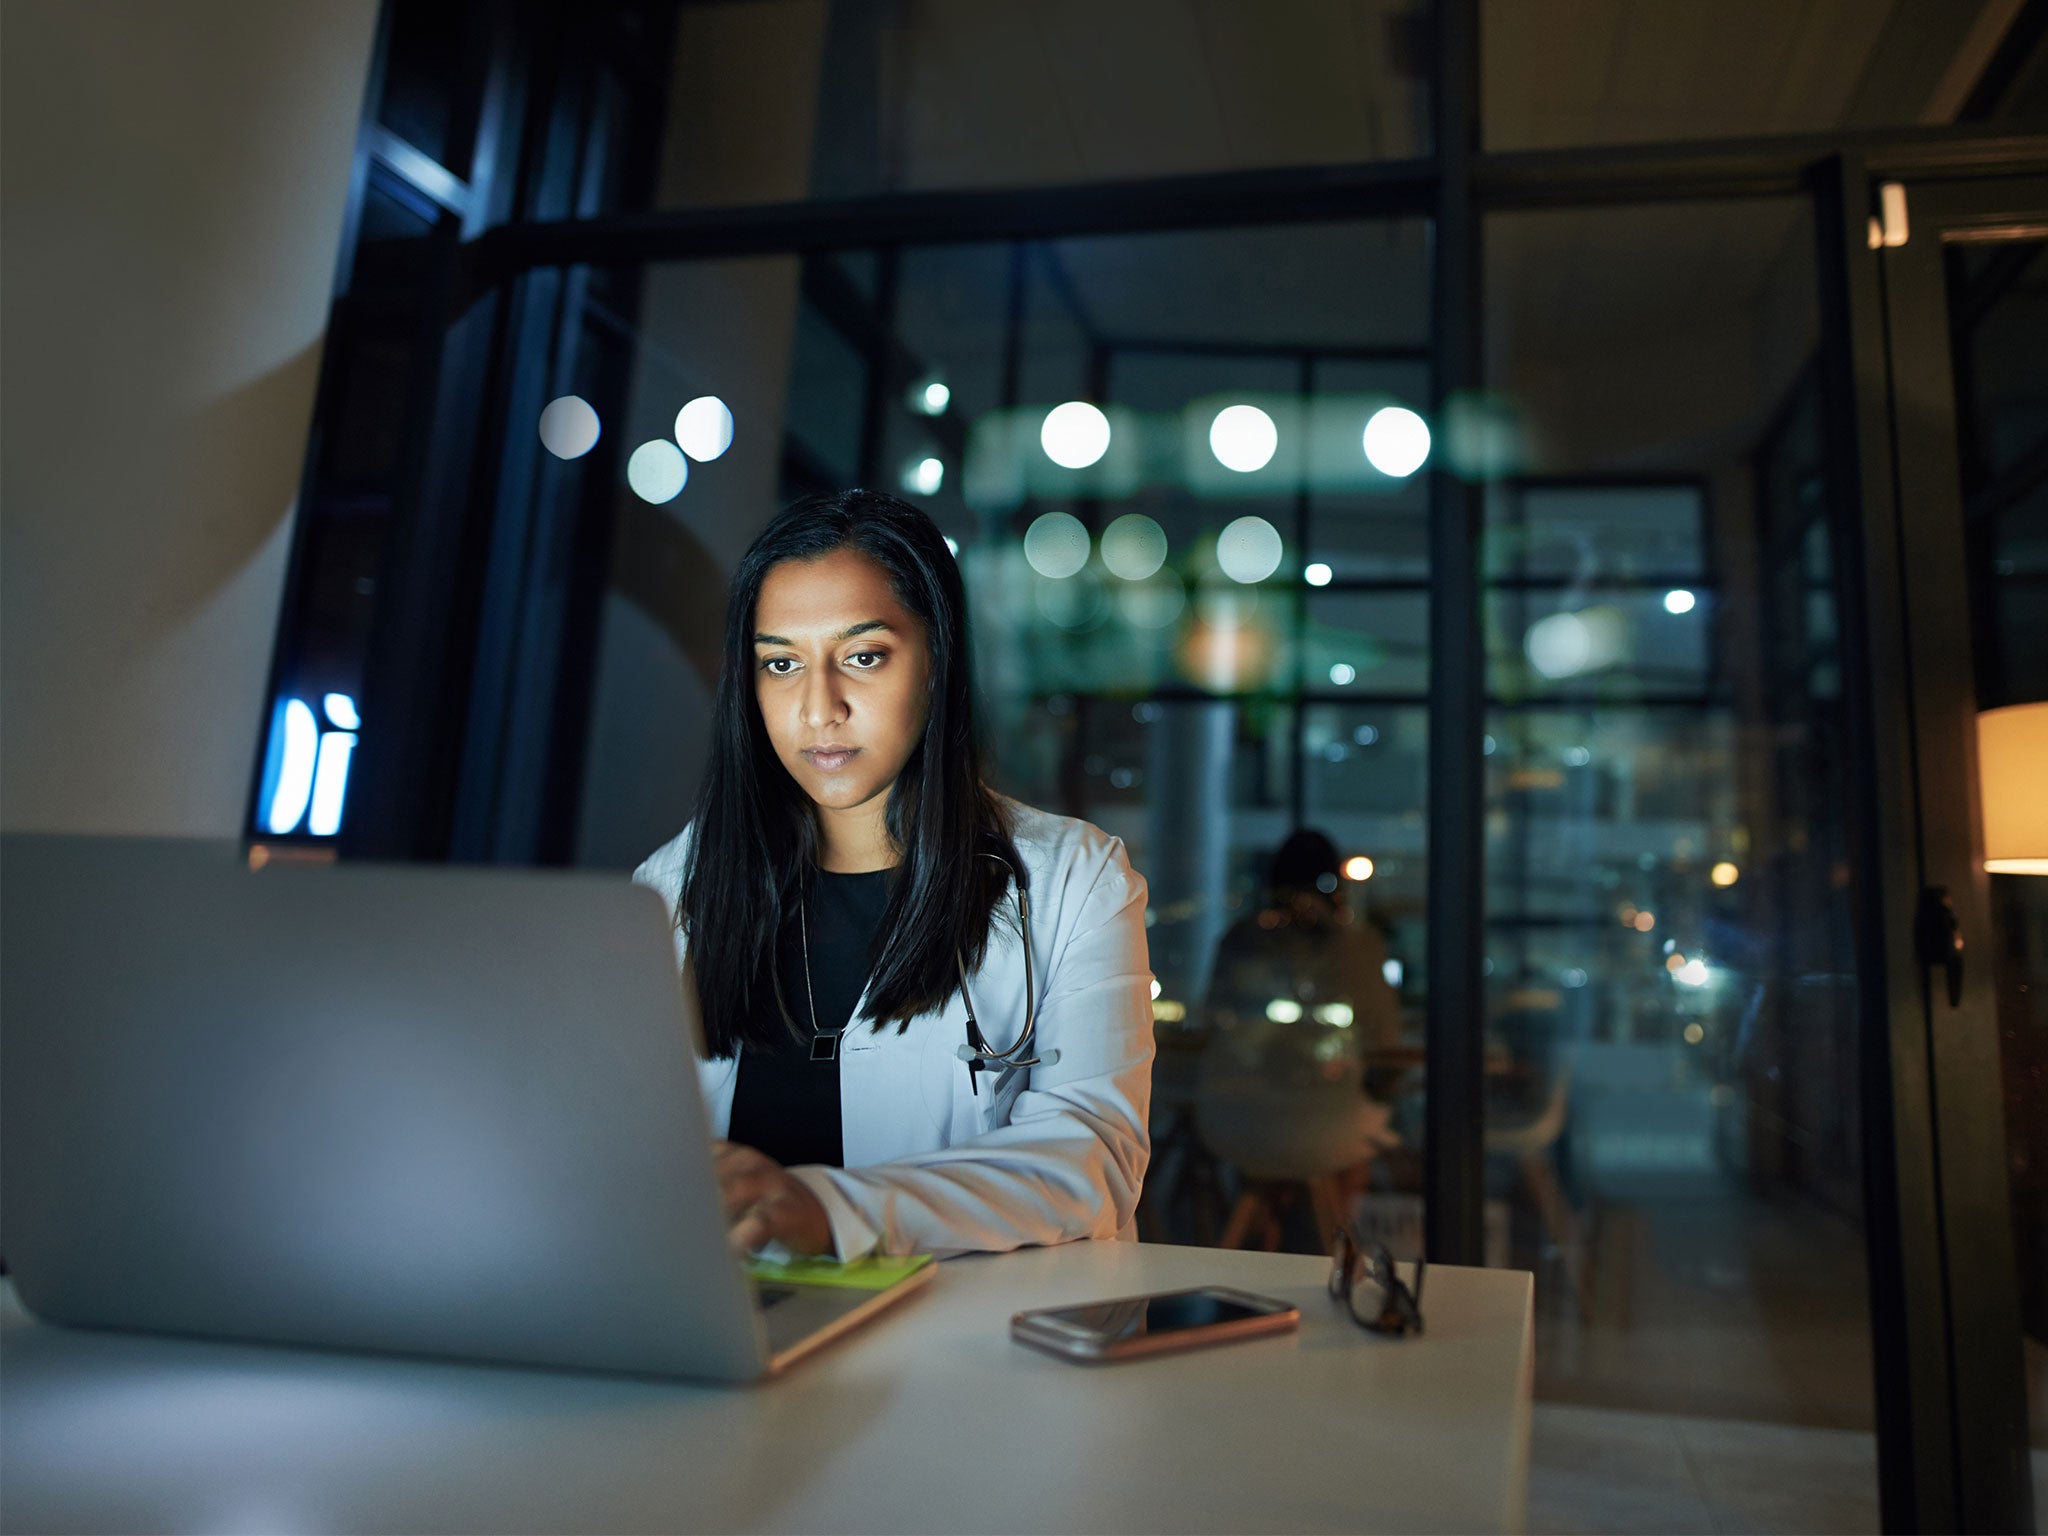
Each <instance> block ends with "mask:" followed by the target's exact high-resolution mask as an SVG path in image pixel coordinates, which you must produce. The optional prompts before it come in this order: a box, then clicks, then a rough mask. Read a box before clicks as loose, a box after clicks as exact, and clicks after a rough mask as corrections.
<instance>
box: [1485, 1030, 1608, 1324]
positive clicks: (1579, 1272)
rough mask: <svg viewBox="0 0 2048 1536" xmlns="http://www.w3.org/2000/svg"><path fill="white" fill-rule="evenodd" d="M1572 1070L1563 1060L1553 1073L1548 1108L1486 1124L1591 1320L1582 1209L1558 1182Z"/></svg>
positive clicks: (1491, 1149)
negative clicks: (1522, 1117)
mask: <svg viewBox="0 0 2048 1536" xmlns="http://www.w3.org/2000/svg"><path fill="white" fill-rule="evenodd" d="M1571 1090H1572V1074H1571V1068H1570V1066H1568V1065H1566V1064H1563V1063H1560V1064H1559V1065H1558V1067H1557V1069H1556V1071H1555V1072H1554V1074H1553V1075H1552V1077H1551V1080H1550V1091H1549V1093H1548V1095H1547V1096H1546V1098H1545V1100H1544V1103H1543V1107H1542V1108H1541V1109H1539V1110H1538V1111H1537V1112H1536V1113H1535V1114H1534V1115H1533V1116H1531V1117H1530V1118H1528V1119H1525V1120H1520V1121H1509V1122H1507V1123H1505V1124H1497V1123H1495V1121H1494V1120H1493V1118H1492V1117H1491V1116H1489V1117H1488V1119H1487V1125H1486V1150H1487V1152H1488V1153H1489V1154H1492V1155H1495V1156H1500V1157H1508V1158H1513V1159H1514V1163H1515V1172H1516V1176H1517V1178H1518V1179H1519V1181H1520V1183H1521V1186H1522V1188H1523V1189H1524V1190H1526V1191H1527V1192H1528V1195H1529V1200H1530V1203H1531V1204H1532V1205H1534V1206H1535V1207H1536V1214H1537V1217H1538V1218H1539V1219H1540V1220H1541V1221H1542V1223H1543V1230H1544V1232H1545V1233H1546V1234H1547V1235H1548V1236H1549V1238H1550V1241H1551V1243H1552V1244H1553V1245H1555V1247H1556V1248H1557V1251H1558V1254H1559V1256H1560V1258H1561V1259H1562V1260H1563V1262H1564V1272H1565V1278H1566V1280H1567V1281H1568V1282H1569V1283H1570V1285H1571V1288H1572V1294H1573V1296H1574V1298H1575V1299H1576V1301H1577V1303H1578V1308H1579V1316H1580V1318H1581V1319H1583V1320H1585V1321H1588V1322H1590V1321H1591V1320H1592V1316H1593V1292H1592V1286H1591V1276H1590V1275H1589V1273H1588V1271H1587V1266H1586V1254H1585V1248H1584V1246H1583V1244H1582V1241H1581V1235H1580V1231H1579V1219H1578V1214H1577V1213H1576V1212H1575V1211H1573V1209H1572V1206H1571V1202H1570V1201H1569V1200H1567V1199H1566V1198H1565V1194H1564V1190H1563V1188H1562V1186H1560V1185H1559V1183H1558V1181H1557V1143H1558V1140H1559V1138H1561V1137H1562V1136H1563V1135H1564V1128H1565V1121H1566V1119H1567V1118H1568V1116H1569V1114H1570V1111H1571Z"/></svg>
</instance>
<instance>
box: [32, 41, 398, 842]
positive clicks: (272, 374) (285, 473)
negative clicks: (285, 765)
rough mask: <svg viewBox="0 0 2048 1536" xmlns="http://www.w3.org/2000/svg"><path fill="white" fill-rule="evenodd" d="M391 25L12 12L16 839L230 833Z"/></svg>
mask: <svg viewBox="0 0 2048 1536" xmlns="http://www.w3.org/2000/svg"><path fill="white" fill-rule="evenodd" d="M376 17H377V0H288V3H283V4H280V3H278V0H175V3H172V0H5V5H4V8H0V225H4V238H0V334H4V337H5V345H4V352H0V826H4V827H6V828H8V829H10V830H29V829H33V830H74V831H99V832H132V833H145V832H154V833H175V834H188V835H199V836H232V835H234V834H235V833H236V832H237V831H238V830H239V828H240V825H241V818H242V812H243V806H244V801H245V798H246V795H247V792H248V781H249V773H250V770H251V765H252V763H253V759H254V752H255V746H256V738H257V730H258V720H259V716H260V714H261V711H262V702H263V700H262V694H263V688H264V683H265V679H266V676H267V671H268V666H269V660H270V650H271V641H272V633H273V629H274V627H275V624H276V616H277V604H278V597H279V589H280V586H281V583H282V579H283V574H284V562H285V556H286V551H287V549H288V547H289V543H290V532H291V522H292V518H291V512H292V502H293V498H294V494H295V492H296V490H297V486H298V478H299V472H300V466H301V462H302V459H303V457H304V454H305V447H306V429H307V424H308V422H309V421H310V419H311V415H312V406H313V388H314V382H315V378H316V375H317V372H318V368H319V356H320V346H321V340H322V331H323V327H324V325H325V323H326V312H327V302H328V297H329V294H330V292H331V289H332V285H333V279H334V269H335V257H336V252H337V246H338V243H339V239H340V231H341V216H342V209H343V203H344V201H345V198H346V194H347V184H348V175H349V167H350V161H351V157H352V154H353V148H354V142H355V130H356V122H357V119H358V116H359V114H360V113H361V110H362V104H363V90H364V82H365V78H366V72H367V70H368V66H369V56H370V46H371V40H372V36H373V33H374V31H375V25H376Z"/></svg>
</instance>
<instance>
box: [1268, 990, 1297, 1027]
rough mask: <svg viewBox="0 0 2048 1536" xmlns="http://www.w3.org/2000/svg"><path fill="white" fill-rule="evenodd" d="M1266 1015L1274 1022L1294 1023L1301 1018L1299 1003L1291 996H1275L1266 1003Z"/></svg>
mask: <svg viewBox="0 0 2048 1536" xmlns="http://www.w3.org/2000/svg"><path fill="white" fill-rule="evenodd" d="M1266 1017H1267V1018H1269V1019H1271V1020H1272V1021H1273V1022H1274V1023H1275V1024H1294V1023H1298V1022H1299V1021H1300V1019H1301V1004H1299V1003H1297V1002H1296V1001H1295V1000H1294V999H1293V998H1291V997H1276V998H1274V999H1273V1001H1271V1002H1270V1003H1268V1004H1266Z"/></svg>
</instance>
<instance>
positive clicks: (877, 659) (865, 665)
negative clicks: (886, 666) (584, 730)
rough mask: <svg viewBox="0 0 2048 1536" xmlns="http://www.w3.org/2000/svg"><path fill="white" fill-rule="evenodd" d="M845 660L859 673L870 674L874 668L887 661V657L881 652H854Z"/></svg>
mask: <svg viewBox="0 0 2048 1536" xmlns="http://www.w3.org/2000/svg"><path fill="white" fill-rule="evenodd" d="M846 659H847V660H848V661H849V662H851V663H852V664H853V665H854V666H855V667H856V668H858V669H859V670H860V671H862V672H872V671H874V670H875V668H877V667H879V666H880V665H881V664H882V663H883V662H884V661H885V660H886V659H887V657H886V655H885V654H884V653H883V652H881V651H855V652H854V653H853V654H852V655H851V656H849V657H847V658H846Z"/></svg>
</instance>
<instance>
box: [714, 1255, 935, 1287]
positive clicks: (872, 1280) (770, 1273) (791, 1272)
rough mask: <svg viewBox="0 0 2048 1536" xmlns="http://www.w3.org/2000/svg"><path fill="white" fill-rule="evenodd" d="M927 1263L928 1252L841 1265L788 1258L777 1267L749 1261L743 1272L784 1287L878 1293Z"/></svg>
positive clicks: (769, 1262)
mask: <svg viewBox="0 0 2048 1536" xmlns="http://www.w3.org/2000/svg"><path fill="white" fill-rule="evenodd" d="M931 1261H932V1256H931V1255H930V1254H928V1253H913V1254H909V1255H906V1256H905V1257H902V1258H894V1259H890V1258H881V1257H870V1258H865V1259H853V1260H850V1261H848V1262H845V1263H841V1262H840V1261H839V1260H838V1259H792V1260H790V1262H789V1263H787V1264H777V1263H776V1262H775V1261H774V1260H772V1259H749V1260H747V1273H748V1275H750V1276H751V1277H752V1278H754V1279H756V1280H772V1281H780V1282H781V1283H783V1284H785V1285H844V1286H850V1287H852V1288H853V1289H855V1290H860V1291H879V1290H883V1289H885V1288H886V1287H888V1286H892V1285H894V1284H895V1283H896V1282H897V1281H898V1280H901V1279H902V1278H903V1277H904V1276H905V1275H914V1274H916V1273H917V1272H918V1271H919V1270H920V1269H923V1268H924V1267H925V1265H927V1264H929V1263H931Z"/></svg>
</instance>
